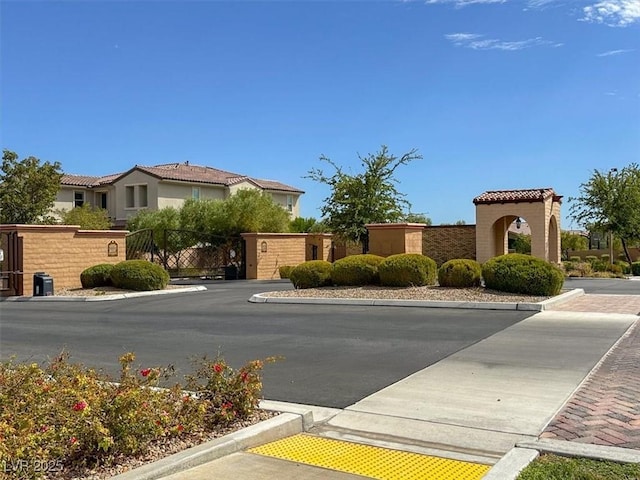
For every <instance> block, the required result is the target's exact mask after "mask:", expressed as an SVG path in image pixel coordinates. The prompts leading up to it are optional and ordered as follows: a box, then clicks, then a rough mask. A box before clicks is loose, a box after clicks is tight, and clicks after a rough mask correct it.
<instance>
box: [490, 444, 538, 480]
mask: <svg viewBox="0 0 640 480" xmlns="http://www.w3.org/2000/svg"><path fill="white" fill-rule="evenodd" d="M538 455H540V453H539V452H538V450H536V449H535V448H532V447H526V448H525V447H519V446H517V447H513V448H512V449H511V450H509V451H508V452H507V454H506V455H505V456H503V457H502V458H501V459H500V460H498V462H497V463H496V464H495V465H494V466H493V467H491V470H489V472H487V474H486V475H485V476H484V477H482V480H516V478H518V475H520V472H521V471H522V470H523V469H524V468H525V467H526V466H527V465H529V464H530V463H531V462H533V461H534V460H535V459H536V458H538Z"/></svg>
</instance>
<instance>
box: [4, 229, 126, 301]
mask: <svg viewBox="0 0 640 480" xmlns="http://www.w3.org/2000/svg"><path fill="white" fill-rule="evenodd" d="M12 227H13V228H14V229H16V230H17V231H18V236H20V237H22V239H23V257H22V262H23V272H24V275H23V280H22V281H23V289H24V295H25V296H31V294H32V293H33V274H34V273H36V272H45V273H47V274H48V275H50V276H51V277H53V287H54V291H59V290H62V289H66V288H79V287H81V286H82V285H81V283H80V273H82V271H83V270H84V269H86V268H88V267H91V266H93V265H96V264H98V263H113V264H115V263H118V262H121V261H123V260H125V259H126V250H127V249H126V245H125V235H126V234H127V232H126V231H123V230H116V231H114V230H79V227H78V226H74V225H17V226H7V225H3V226H2V227H0V228H2V230H5V229H10V228H12ZM110 242H116V243H117V245H118V256H116V257H109V256H108V254H107V249H108V245H109V243H110Z"/></svg>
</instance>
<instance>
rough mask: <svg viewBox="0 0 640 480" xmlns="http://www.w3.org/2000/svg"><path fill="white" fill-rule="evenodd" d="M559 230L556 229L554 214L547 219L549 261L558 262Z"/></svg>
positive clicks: (556, 222)
mask: <svg viewBox="0 0 640 480" xmlns="http://www.w3.org/2000/svg"><path fill="white" fill-rule="evenodd" d="M559 239H560V232H559V231H558V221H557V220H556V217H555V216H552V217H551V218H550V219H549V261H550V262H552V263H560V243H559V241H560V240H559Z"/></svg>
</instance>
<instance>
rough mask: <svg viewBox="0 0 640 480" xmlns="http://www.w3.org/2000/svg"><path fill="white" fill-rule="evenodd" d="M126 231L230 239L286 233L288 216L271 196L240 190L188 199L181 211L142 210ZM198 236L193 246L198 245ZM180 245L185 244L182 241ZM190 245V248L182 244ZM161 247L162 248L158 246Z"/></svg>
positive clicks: (166, 209)
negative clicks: (222, 197) (180, 232)
mask: <svg viewBox="0 0 640 480" xmlns="http://www.w3.org/2000/svg"><path fill="white" fill-rule="evenodd" d="M128 228H129V230H140V229H143V228H152V229H153V230H154V231H156V232H158V233H157V234H160V232H162V231H163V230H165V229H170V230H178V229H182V230H188V231H192V232H198V233H206V234H210V235H220V236H231V235H239V234H240V233H244V232H286V231H288V228H289V213H288V212H287V211H286V210H285V209H284V208H282V207H281V206H280V205H278V204H277V203H275V202H274V201H273V198H272V197H271V195H270V194H268V193H266V192H262V191H260V190H255V189H242V190H239V191H238V192H236V193H235V194H234V195H231V196H230V197H229V198H226V199H225V200H212V199H206V200H193V199H189V200H187V201H186V202H185V203H184V204H183V205H182V207H180V209H179V210H178V209H175V208H173V207H168V208H163V209H162V210H158V211H147V210H142V211H141V212H140V213H139V214H138V215H137V216H136V217H134V218H132V219H131V220H129V222H128ZM196 237H199V236H198V235H197V234H196V235H195V236H194V237H193V238H194V240H193V243H197V241H198V240H197V239H196ZM182 243H188V242H187V239H186V237H185V240H184V241H182ZM185 246H191V245H185ZM161 248H162V247H161Z"/></svg>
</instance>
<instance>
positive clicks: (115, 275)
mask: <svg viewBox="0 0 640 480" xmlns="http://www.w3.org/2000/svg"><path fill="white" fill-rule="evenodd" d="M111 281H112V282H113V285H114V286H116V287H118V288H125V289H127V290H140V291H147V290H162V289H164V288H165V287H166V286H167V284H168V283H169V274H168V273H167V272H166V271H165V270H164V268H162V267H161V266H159V265H156V264H155V263H151V262H148V261H147V260H125V261H124V262H120V263H118V264H116V265H115V266H114V267H113V270H111Z"/></svg>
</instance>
